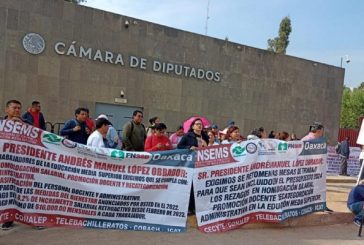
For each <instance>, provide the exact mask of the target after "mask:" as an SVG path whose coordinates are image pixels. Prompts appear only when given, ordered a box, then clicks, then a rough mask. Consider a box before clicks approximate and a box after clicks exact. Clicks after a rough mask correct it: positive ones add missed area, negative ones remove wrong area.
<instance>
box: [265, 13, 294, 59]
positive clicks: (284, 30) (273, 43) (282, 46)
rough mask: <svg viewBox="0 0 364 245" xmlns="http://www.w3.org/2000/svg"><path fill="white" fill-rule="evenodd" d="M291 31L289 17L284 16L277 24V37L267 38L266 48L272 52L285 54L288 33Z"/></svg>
mask: <svg viewBox="0 0 364 245" xmlns="http://www.w3.org/2000/svg"><path fill="white" fill-rule="evenodd" d="M291 32H292V27H291V19H290V18H289V17H288V16H286V17H284V19H283V20H282V21H281V24H280V25H279V31H278V37H276V38H274V39H268V50H269V51H272V52H274V53H279V54H285V53H286V49H287V47H288V44H289V34H290V33H291Z"/></svg>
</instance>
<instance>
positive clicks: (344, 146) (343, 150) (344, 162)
mask: <svg viewBox="0 0 364 245" xmlns="http://www.w3.org/2000/svg"><path fill="white" fill-rule="evenodd" d="M349 140H350V138H349V137H345V139H344V140H343V141H341V143H340V152H339V155H340V175H344V176H349V175H348V159H349V155H350V146H349Z"/></svg>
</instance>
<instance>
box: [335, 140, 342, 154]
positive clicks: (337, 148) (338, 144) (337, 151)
mask: <svg viewBox="0 0 364 245" xmlns="http://www.w3.org/2000/svg"><path fill="white" fill-rule="evenodd" d="M335 151H336V153H337V154H340V151H341V144H340V143H337V145H336V146H335Z"/></svg>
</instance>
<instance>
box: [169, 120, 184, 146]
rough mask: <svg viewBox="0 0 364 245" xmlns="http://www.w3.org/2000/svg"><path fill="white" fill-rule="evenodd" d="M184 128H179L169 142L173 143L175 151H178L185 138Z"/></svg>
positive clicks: (180, 126)
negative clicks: (179, 144)
mask: <svg viewBox="0 0 364 245" xmlns="http://www.w3.org/2000/svg"><path fill="white" fill-rule="evenodd" d="M183 134H184V133H183V126H182V125H179V126H178V127H177V130H176V132H175V133H173V134H172V135H171V136H170V137H169V140H170V141H171V143H172V148H173V149H176V148H177V145H178V143H179V142H180V140H181V139H182V136H183Z"/></svg>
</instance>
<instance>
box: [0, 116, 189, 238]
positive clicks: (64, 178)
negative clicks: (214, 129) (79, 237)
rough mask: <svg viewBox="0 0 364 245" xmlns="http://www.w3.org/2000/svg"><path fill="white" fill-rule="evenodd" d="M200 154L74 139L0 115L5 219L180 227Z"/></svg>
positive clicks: (0, 211) (0, 207)
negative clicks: (94, 144)
mask: <svg viewBox="0 0 364 245" xmlns="http://www.w3.org/2000/svg"><path fill="white" fill-rule="evenodd" d="M193 164H194V153H191V152H190V151H188V150H174V151H168V152H155V153H147V152H126V151H121V150H114V149H106V148H93V147H87V146H85V145H81V144H76V143H74V142H72V141H69V140H67V139H64V138H62V137H60V136H58V135H55V134H52V133H49V132H46V131H42V130H40V129H38V128H35V127H33V126H30V125H27V124H23V123H21V122H14V121H7V120H2V121H0V223H4V222H7V221H17V222H22V223H25V224H29V225H35V226H71V227H77V228H81V227H92V228H108V229H122V230H146V231H167V232H181V231H185V229H186V220H187V208H188V200H189V194H190V189H191V182H192V175H193Z"/></svg>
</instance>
